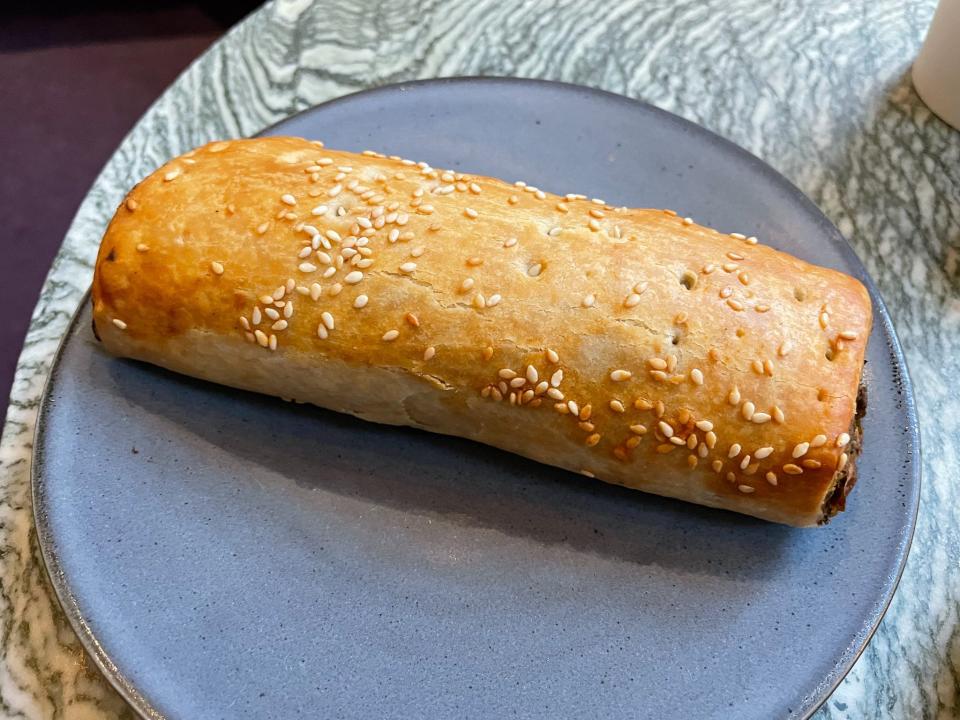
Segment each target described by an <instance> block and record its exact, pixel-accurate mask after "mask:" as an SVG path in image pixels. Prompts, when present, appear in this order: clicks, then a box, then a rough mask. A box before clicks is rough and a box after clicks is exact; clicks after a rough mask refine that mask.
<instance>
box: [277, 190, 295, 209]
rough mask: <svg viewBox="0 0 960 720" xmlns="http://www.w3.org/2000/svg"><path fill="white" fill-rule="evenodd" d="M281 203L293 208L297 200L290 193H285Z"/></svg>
mask: <svg viewBox="0 0 960 720" xmlns="http://www.w3.org/2000/svg"><path fill="white" fill-rule="evenodd" d="M280 202H282V203H283V204H284V205H290V206H291V207H292V206H294V205H296V204H297V199H296V198H295V197H294V196H293V195H291V194H290V193H285V194H284V195H281V196H280Z"/></svg>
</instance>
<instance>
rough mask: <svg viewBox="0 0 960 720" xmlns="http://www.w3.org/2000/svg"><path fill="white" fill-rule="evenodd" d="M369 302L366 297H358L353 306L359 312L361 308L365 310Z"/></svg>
mask: <svg viewBox="0 0 960 720" xmlns="http://www.w3.org/2000/svg"><path fill="white" fill-rule="evenodd" d="M368 300H369V298H368V297H367V296H366V295H357V297H356V298H355V299H354V301H353V306H354V307H355V308H356V309H357V310H360V309H361V308H365V307H366V306H367V302H368Z"/></svg>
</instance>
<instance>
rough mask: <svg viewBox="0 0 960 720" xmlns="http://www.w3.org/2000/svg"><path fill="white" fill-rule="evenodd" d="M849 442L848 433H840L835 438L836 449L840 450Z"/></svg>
mask: <svg viewBox="0 0 960 720" xmlns="http://www.w3.org/2000/svg"><path fill="white" fill-rule="evenodd" d="M849 442H850V435H849V434H848V433H840V434H839V435H838V436H837V447H838V448H842V447H846V446H847V445H848V444H849Z"/></svg>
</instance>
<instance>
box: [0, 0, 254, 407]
mask: <svg viewBox="0 0 960 720" xmlns="http://www.w3.org/2000/svg"><path fill="white" fill-rule="evenodd" d="M4 5H6V4H4ZM258 5H259V3H257V2H251V1H250V0H237V1H236V2H223V1H222V0H216V1H213V0H211V1H208V2H169V3H160V2H153V3H146V2H135V1H130V0H128V1H127V2H82V0H81V1H80V2H76V3H57V2H52V3H51V2H47V1H46V0H40V1H38V2H35V3H33V5H32V6H30V5H26V4H23V5H17V4H15V5H13V6H12V7H7V6H5V7H3V9H0V168H2V172H0V214H2V218H3V221H2V222H0V308H2V309H3V310H2V313H0V409H2V410H3V411H4V412H5V411H6V407H7V399H8V397H9V394H10V384H11V382H12V380H13V371H14V368H15V367H16V362H17V357H18V356H19V354H20V348H21V346H22V344H23V336H24V334H25V333H26V330H27V325H28V324H29V322H30V314H31V312H32V311H33V307H34V305H35V304H36V301H37V296H38V295H39V292H40V287H41V285H42V284H43V279H44V277H46V274H47V271H48V270H49V268H50V263H51V261H52V260H53V257H54V255H55V254H56V252H57V249H58V248H59V247H60V243H61V241H62V240H63V236H64V235H65V234H66V231H67V228H68V226H69V225H70V221H71V220H72V219H73V216H74V214H75V213H76V211H77V206H78V205H79V204H80V201H81V200H82V199H83V197H84V195H85V194H86V192H87V189H88V188H89V187H90V185H91V184H92V183H93V180H94V178H95V177H96V175H97V174H98V173H99V172H100V168H101V167H102V166H103V165H104V163H105V162H106V161H107V159H108V158H109V156H110V154H111V153H112V152H113V150H114V148H116V147H117V145H118V144H119V143H120V141H121V140H122V139H123V137H124V135H126V133H127V132H128V131H129V130H130V128H131V127H132V126H133V124H134V123H135V122H136V121H137V120H138V119H139V118H140V116H141V115H142V114H143V112H144V111H145V110H146V109H147V108H148V107H149V106H150V104H151V103H152V102H153V101H154V100H155V99H156V98H157V96H158V95H160V94H161V93H162V92H163V90H164V89H165V88H166V87H167V86H168V85H169V84H170V83H172V82H173V81H174V80H175V79H176V77H177V76H178V75H179V74H180V72H181V71H182V70H184V69H185V68H186V67H187V65H189V64H190V61H191V60H193V59H194V58H196V57H197V56H198V55H200V54H201V53H202V52H203V51H204V50H205V49H206V48H207V47H208V46H209V45H210V44H211V43H212V42H213V41H214V40H216V39H217V38H218V37H220V36H221V35H222V34H223V33H224V32H225V31H226V30H228V29H229V28H230V27H231V26H232V25H234V24H235V23H236V22H237V21H238V20H240V19H242V18H243V17H244V16H245V15H246V14H247V13H249V12H250V11H251V10H253V9H254V8H256V7H257V6H258ZM41 8H42V11H40V10H41Z"/></svg>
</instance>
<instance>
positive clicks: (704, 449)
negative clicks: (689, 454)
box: [697, 443, 710, 458]
mask: <svg viewBox="0 0 960 720" xmlns="http://www.w3.org/2000/svg"><path fill="white" fill-rule="evenodd" d="M709 454H710V450H709V449H708V448H707V444H706V443H700V446H699V447H698V448H697V455H699V456H700V457H702V458H705V457H706V456H707V455H709Z"/></svg>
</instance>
